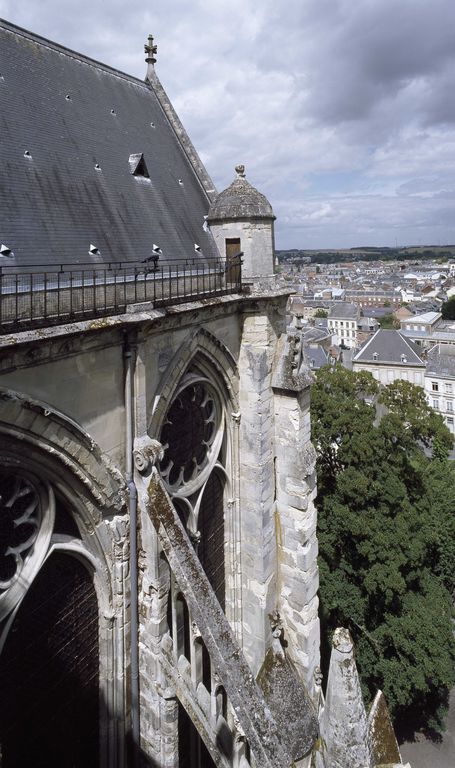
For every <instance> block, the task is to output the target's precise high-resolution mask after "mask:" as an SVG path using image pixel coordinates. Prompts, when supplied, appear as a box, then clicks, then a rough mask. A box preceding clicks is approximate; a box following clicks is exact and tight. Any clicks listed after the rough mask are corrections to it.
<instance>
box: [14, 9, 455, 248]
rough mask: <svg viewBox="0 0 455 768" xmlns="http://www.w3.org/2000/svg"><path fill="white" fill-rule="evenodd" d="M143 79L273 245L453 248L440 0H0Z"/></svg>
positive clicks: (21, 19) (454, 123)
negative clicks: (241, 184) (249, 194)
mask: <svg viewBox="0 0 455 768" xmlns="http://www.w3.org/2000/svg"><path fill="white" fill-rule="evenodd" d="M0 16H2V17H3V18H5V19H7V20H9V21H11V22H14V23H15V24H18V25H20V26H23V27H25V28H26V29H30V30H32V31H34V32H37V33H38V34H41V35H43V36H45V37H48V38H50V39H51V40H55V41H57V42H59V43H61V44H63V45H66V46H68V47H70V48H73V49H75V50H77V51H80V52H82V53H84V54H86V55H89V56H92V57H93V58H95V59H98V60H100V61H103V62H105V63H107V64H110V65H111V66H114V67H117V68H119V69H121V70H123V71H125V72H128V73H130V74H133V75H136V76H138V77H141V78H143V77H144V76H145V70H146V65H145V62H144V54H143V44H144V42H145V40H146V37H147V35H148V33H149V32H152V33H153V35H154V36H155V42H156V43H157V44H158V63H157V65H156V69H157V73H158V76H159V77H160V79H161V81H162V83H163V85H164V87H165V88H166V90H167V92H168V94H169V96H170V98H171V100H172V102H173V104H174V106H175V108H176V109H177V112H178V114H179V116H180V118H181V120H182V122H183V124H184V125H185V128H186V129H187V131H188V133H189V135H190V137H191V139H192V141H193V143H194V144H195V146H196V148H197V150H198V151H199V153H200V155H201V157H202V159H203V161H204V162H205V164H206V166H207V169H208V171H209V173H210V175H211V176H212V178H213V179H214V181H215V184H216V185H217V188H218V189H219V190H221V189H223V188H224V187H226V186H227V185H228V184H229V183H230V182H231V181H232V179H233V177H234V166H235V165H236V164H237V163H244V164H245V166H246V171H247V178H248V179H249V180H250V181H251V183H252V184H254V185H255V186H257V187H258V188H259V190H260V191H262V192H264V193H265V194H266V195H267V197H268V198H269V199H270V202H271V203H272V205H273V208H274V210H275V213H276V215H277V217H278V220H277V225H276V226H277V229H276V233H277V234H276V240H277V247H278V248H318V247H321V248H327V247H334V246H340V247H349V246H356V245H395V244H396V243H398V245H404V244H410V243H413V244H419V243H421V244H425V243H427V244H430V243H434V244H438V243H439V244H441V245H442V244H446V243H455V93H454V83H455V0H286V1H285V2H284V0H187V1H186V2H185V0H0Z"/></svg>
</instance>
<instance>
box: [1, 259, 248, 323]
mask: <svg viewBox="0 0 455 768" xmlns="http://www.w3.org/2000/svg"><path fill="white" fill-rule="evenodd" d="M241 256H242V254H239V255H238V256H236V257H235V258H233V259H229V261H222V260H219V259H213V260H208V259H204V261H202V260H199V261H198V260H197V259H186V260H185V261H168V262H167V263H166V265H159V264H157V262H156V261H153V260H151V261H149V262H147V263H143V262H141V263H136V262H123V263H117V264H114V263H111V264H99V265H93V263H91V264H76V265H71V264H70V265H63V264H62V265H58V266H49V265H38V266H37V265H30V266H24V267H21V270H20V271H17V267H13V266H11V267H8V266H4V265H2V266H1V267H0V333H2V334H4V333H11V332H17V331H20V330H27V329H29V328H39V327H44V326H48V325H55V324H58V323H65V322H76V321H78V320H90V319H95V318H97V317H106V316H108V315H117V314H122V313H124V312H126V311H127V307H128V305H131V304H139V303H148V304H150V306H151V308H154V307H162V306H169V305H172V304H178V303H181V302H186V301H196V300H198V299H203V298H208V297H214V296H222V295H224V294H232V293H238V292H239V291H241V287H242V279H241Z"/></svg>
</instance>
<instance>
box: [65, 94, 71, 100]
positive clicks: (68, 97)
mask: <svg viewBox="0 0 455 768" xmlns="http://www.w3.org/2000/svg"><path fill="white" fill-rule="evenodd" d="M65 99H66V100H67V101H71V96H70V95H69V93H67V94H66V96H65Z"/></svg>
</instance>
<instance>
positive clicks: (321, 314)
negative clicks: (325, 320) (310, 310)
mask: <svg viewBox="0 0 455 768" xmlns="http://www.w3.org/2000/svg"><path fill="white" fill-rule="evenodd" d="M328 314H329V313H328V312H327V310H326V309H321V308H319V309H317V310H316V312H315V313H314V316H315V317H328Z"/></svg>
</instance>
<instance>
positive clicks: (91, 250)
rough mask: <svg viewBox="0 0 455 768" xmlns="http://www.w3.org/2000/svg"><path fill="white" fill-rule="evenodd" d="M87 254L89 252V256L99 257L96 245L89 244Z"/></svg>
mask: <svg viewBox="0 0 455 768" xmlns="http://www.w3.org/2000/svg"><path fill="white" fill-rule="evenodd" d="M88 252H89V254H90V256H99V255H100V250H99V248H97V247H96V245H93V243H90V247H89V249H88Z"/></svg>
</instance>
